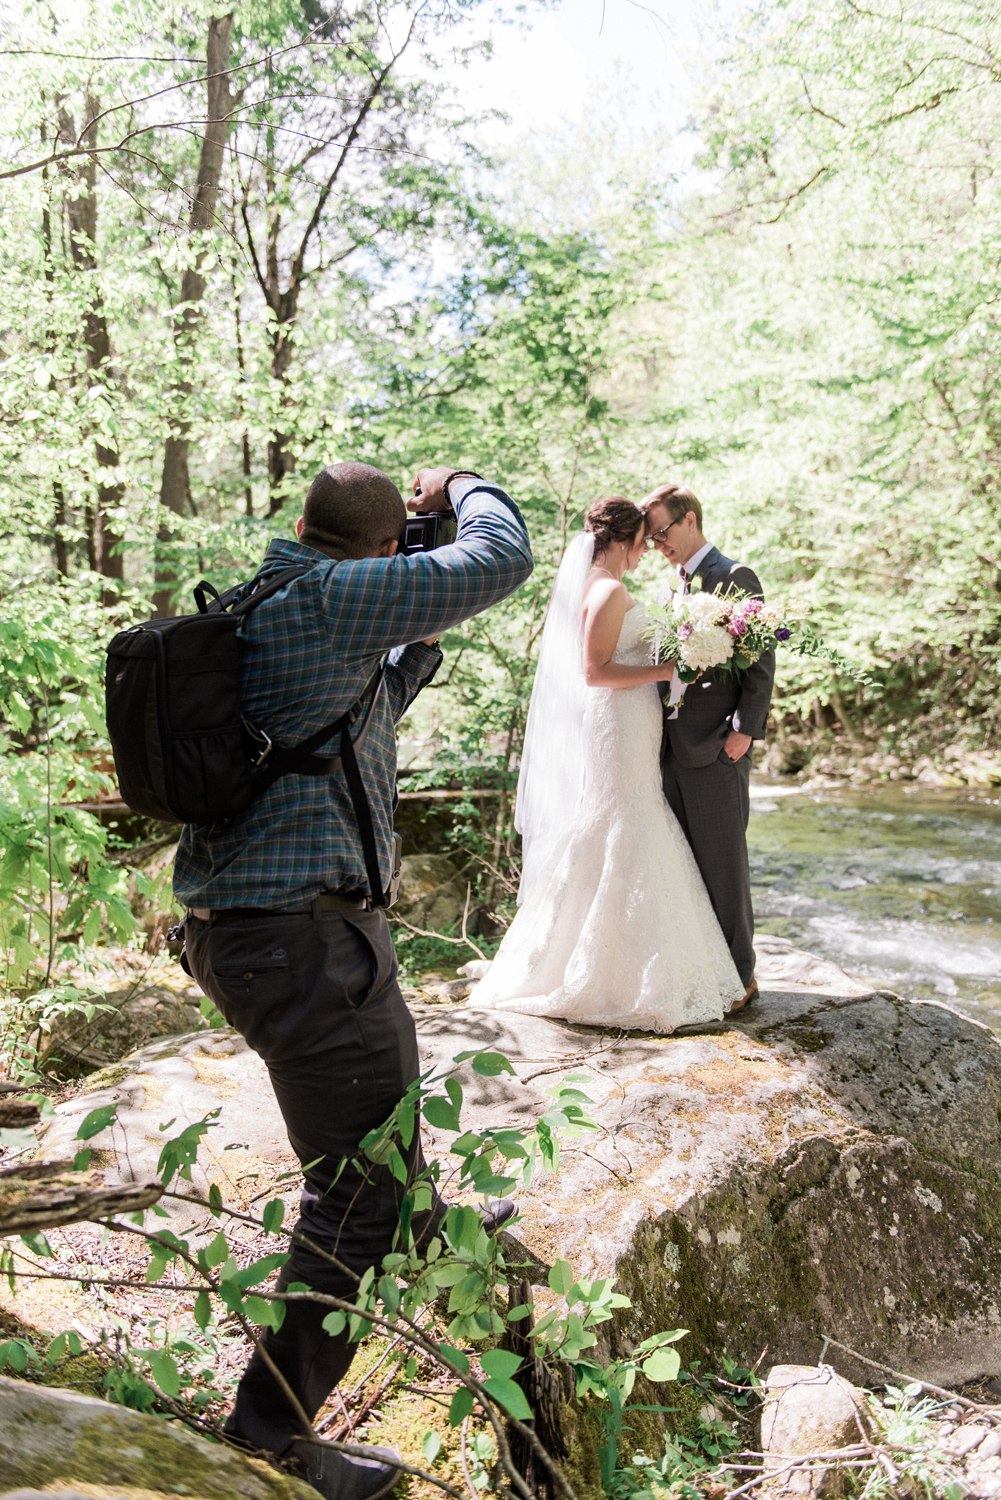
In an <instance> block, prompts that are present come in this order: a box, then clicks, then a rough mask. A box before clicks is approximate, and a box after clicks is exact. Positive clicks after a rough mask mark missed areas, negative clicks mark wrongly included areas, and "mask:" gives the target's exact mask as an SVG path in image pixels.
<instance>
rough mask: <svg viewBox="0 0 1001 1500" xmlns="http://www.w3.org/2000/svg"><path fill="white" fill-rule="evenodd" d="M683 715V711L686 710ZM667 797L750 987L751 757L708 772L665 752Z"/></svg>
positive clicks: (714, 764)
mask: <svg viewBox="0 0 1001 1500" xmlns="http://www.w3.org/2000/svg"><path fill="white" fill-rule="evenodd" d="M682 713H684V709H682ZM661 770H662V772H663V777H664V796H665V797H666V798H667V804H668V806H669V807H670V809H671V811H672V812H673V813H674V816H675V817H676V818H677V820H678V822H679V823H680V824H681V831H682V832H683V833H684V835H685V838H686V839H687V840H688V842H689V844H690V845H691V848H692V853H693V854H694V855H695V863H696V864H697V865H698V867H699V872H700V874H701V876H702V879H703V880H704V881H705V885H706V890H707V891H708V892H709V900H710V901H711V902H712V907H713V911H714V912H715V913H716V920H717V921H718V922H719V925H720V927H721V929H722V931H723V936H724V938H725V939H726V943H727V947H728V948H729V949H730V956H731V958H732V959H733V962H734V967H735V968H736V970H737V973H738V974H739V975H740V978H741V982H742V983H743V984H744V985H745V986H746V985H749V984H750V983H751V980H752V979H753V978H754V911H753V908H752V906H751V872H750V868H749V865H748V860H747V817H748V812H749V810H750V781H751V756H750V752H749V753H748V754H747V755H744V756H742V757H741V759H740V760H738V761H732V760H730V759H729V758H728V757H726V756H725V755H723V754H722V753H721V754H720V756H719V759H718V760H714V761H711V762H710V763H709V765H707V766H682V765H680V764H679V762H678V760H677V758H676V757H675V756H674V755H673V754H672V753H671V750H670V747H667V748H666V749H665V753H664V757H663V760H662V761H661Z"/></svg>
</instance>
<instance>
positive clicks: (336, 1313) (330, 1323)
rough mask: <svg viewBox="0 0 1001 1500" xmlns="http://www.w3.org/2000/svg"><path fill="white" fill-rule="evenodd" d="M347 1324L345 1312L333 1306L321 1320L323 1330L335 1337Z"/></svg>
mask: <svg viewBox="0 0 1001 1500" xmlns="http://www.w3.org/2000/svg"><path fill="white" fill-rule="evenodd" d="M347 1326H348V1317H347V1313H343V1312H341V1310H340V1308H339V1307H335V1308H334V1310H333V1312H328V1313H327V1316H326V1317H325V1318H324V1320H323V1329H324V1332H325V1333H329V1334H330V1335H331V1337H332V1338H336V1337H337V1335H338V1334H339V1333H343V1332H344V1330H345V1328H346V1327H347Z"/></svg>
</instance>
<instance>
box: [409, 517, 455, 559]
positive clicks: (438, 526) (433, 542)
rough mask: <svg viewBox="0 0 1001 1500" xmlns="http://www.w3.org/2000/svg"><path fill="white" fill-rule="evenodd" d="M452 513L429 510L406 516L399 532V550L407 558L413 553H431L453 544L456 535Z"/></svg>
mask: <svg viewBox="0 0 1001 1500" xmlns="http://www.w3.org/2000/svg"><path fill="white" fill-rule="evenodd" d="M457 530H458V528H457V526H456V522H455V516H454V514H453V513H452V511H440V510H429V511H425V512H423V513H422V514H420V515H416V516H408V517H407V519H406V520H405V521H404V523H403V530H402V531H401V532H400V545H399V550H400V551H401V552H403V553H406V554H407V555H408V556H409V555H411V554H412V553H414V552H433V551H434V549H435V548H436V547H444V546H446V545H447V543H449V542H454V541H455V538H456V533H457Z"/></svg>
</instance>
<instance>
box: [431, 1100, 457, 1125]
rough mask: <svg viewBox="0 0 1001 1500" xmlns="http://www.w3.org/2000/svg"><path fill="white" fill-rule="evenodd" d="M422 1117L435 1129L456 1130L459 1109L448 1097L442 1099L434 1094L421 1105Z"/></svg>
mask: <svg viewBox="0 0 1001 1500" xmlns="http://www.w3.org/2000/svg"><path fill="white" fill-rule="evenodd" d="M423 1113H424V1118H425V1120H427V1122H428V1124H429V1125H430V1126H432V1127H433V1129H435V1130H458V1128H459V1111H458V1110H457V1109H456V1107H455V1105H454V1104H452V1103H451V1102H450V1101H449V1100H448V1099H442V1098H441V1096H440V1095H437V1094H436V1095H435V1096H434V1097H433V1098H431V1099H425V1101H424V1106H423Z"/></svg>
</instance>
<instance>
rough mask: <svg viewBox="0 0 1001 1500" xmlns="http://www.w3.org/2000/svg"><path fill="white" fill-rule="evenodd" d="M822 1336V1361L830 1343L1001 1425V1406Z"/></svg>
mask: <svg viewBox="0 0 1001 1500" xmlns="http://www.w3.org/2000/svg"><path fill="white" fill-rule="evenodd" d="M821 1337H822V1338H823V1340H824V1347H823V1349H822V1350H821V1351H820V1358H821V1361H822V1362H823V1359H824V1355H825V1354H826V1353H827V1349H828V1345H830V1347H831V1348H832V1349H840V1350H841V1352H842V1354H848V1355H850V1356H851V1358H852V1359H857V1360H858V1361H859V1363H860V1364H863V1365H868V1367H869V1369H870V1370H879V1371H880V1372H881V1373H882V1374H883V1375H892V1376H893V1378H894V1380H901V1381H903V1383H904V1384H905V1385H919V1386H920V1387H921V1389H922V1390H924V1391H931V1393H932V1395H934V1396H944V1397H945V1399H946V1400H947V1401H949V1402H951V1403H952V1404H953V1405H955V1406H962V1407H963V1408H965V1410H966V1411H975V1412H977V1413H978V1414H979V1415H980V1416H982V1417H986V1418H987V1420H988V1421H989V1422H992V1423H994V1425H995V1426H997V1427H1001V1407H999V1406H983V1405H982V1404H981V1403H980V1402H979V1401H970V1400H969V1399H968V1398H967V1397H966V1396H960V1395H959V1394H958V1393H957V1392H956V1391H950V1390H947V1389H946V1388H945V1386H941V1385H933V1384H932V1383H931V1381H930V1380H921V1379H919V1378H918V1376H917V1375H905V1374H904V1373H903V1371H902V1370H894V1369H893V1367H892V1366H891V1365H884V1364H880V1362H879V1360H878V1359H869V1358H868V1356H867V1355H865V1354H860V1353H859V1352H858V1350H857V1349H849V1347H848V1345H847V1344H841V1343H839V1342H838V1340H837V1339H832V1338H831V1336H830V1334H827V1333H825V1334H822V1335H821Z"/></svg>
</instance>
